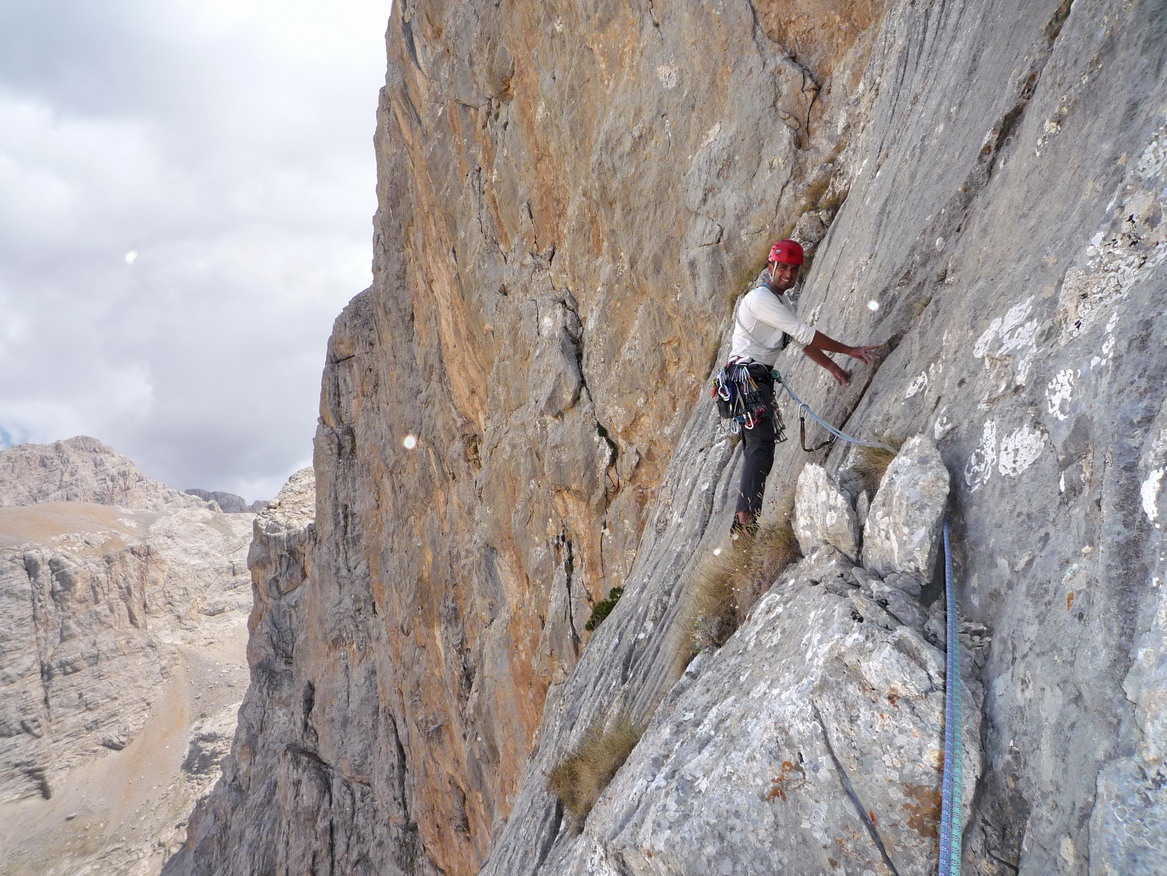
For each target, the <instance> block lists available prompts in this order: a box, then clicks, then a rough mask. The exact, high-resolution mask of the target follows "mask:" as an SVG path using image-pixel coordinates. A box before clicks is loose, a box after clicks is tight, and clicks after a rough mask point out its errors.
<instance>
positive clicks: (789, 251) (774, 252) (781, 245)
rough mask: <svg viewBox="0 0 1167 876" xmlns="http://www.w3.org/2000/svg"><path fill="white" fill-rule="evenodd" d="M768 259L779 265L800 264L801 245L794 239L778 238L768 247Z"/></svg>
mask: <svg viewBox="0 0 1167 876" xmlns="http://www.w3.org/2000/svg"><path fill="white" fill-rule="evenodd" d="M770 261H772V262H778V264H780V265H801V264H802V247H801V246H799V245H798V242H797V241H794V240H780V241H778V242H777V243H776V244H774V246H772V247H771V248H770Z"/></svg>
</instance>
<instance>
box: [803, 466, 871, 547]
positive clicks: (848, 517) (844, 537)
mask: <svg viewBox="0 0 1167 876" xmlns="http://www.w3.org/2000/svg"><path fill="white" fill-rule="evenodd" d="M794 534H795V536H796V537H797V538H798V545H799V547H800V548H801V549H802V552H803V554H809V553H810V552H811V551H813V550H814V549H815V548H817V547H818V546H819V545H824V544H829V545H833V546H834V547H836V548H838V549H839V550H840V551H842V552H843V553H844V554H845V555H846V556H848V557H850V558H851V559H852V560H855V559H857V558H858V557H859V538H860V536H859V520H858V518H857V517H856V514H855V508H854V506H853V505H852V503H851V498H850V496H848V495H847V494H846V493H845V492H843V489H842V488H841V487H840V486H839V485H838V484H837V483H836V482H835V481H834V479H833V478H831V477H830V475H828V474H827V471H826V469H824V468H823V467H822V466H821V465H818V464H817V463H814V462H810V463H807V465H806V467H805V468H803V470H802V473H801V474H800V475H799V476H798V485H797V487H796V488H795V492H794Z"/></svg>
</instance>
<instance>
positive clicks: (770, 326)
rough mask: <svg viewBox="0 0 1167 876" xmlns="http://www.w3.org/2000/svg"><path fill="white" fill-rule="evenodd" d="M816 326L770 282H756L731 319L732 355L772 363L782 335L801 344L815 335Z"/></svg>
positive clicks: (767, 363) (776, 354)
mask: <svg viewBox="0 0 1167 876" xmlns="http://www.w3.org/2000/svg"><path fill="white" fill-rule="evenodd" d="M814 333H815V328H814V326H813V325H811V324H810V323H808V322H807V321H806V320H803V319H800V318H799V317H798V314H796V313H795V312H794V309H793V308H792V307H791V306H790V305H789V304H788V303H787V302H785V301H783V300H782V297H780V296H779V295H778V294H777V293H776V292H774V291H773V290H772V289H771V288H770V287H769V286H765V285H761V286H755V287H754V288H753V289H751V290H750V291H749V292H747V293H746V294H745V295H743V296H742V299H741V301H739V302H738V306H737V313H736V314H735V315H734V320H733V346H732V347H731V350H730V355H731V357H735V356H736V357H739V358H749V359H753V360H754V361H755V362H761V363H763V364H765V365H769V366H770V367H771V368H772V367H774V362H775V360H776V359H777V358H778V351H779V350H781V349H782V336H783V335H790V337H792V338H793V339H794V340H795V341H797V342H798V343H800V344H802V345H804V346H805V345H806V344H809V343H810V342H811V341H812V340H813V339H814Z"/></svg>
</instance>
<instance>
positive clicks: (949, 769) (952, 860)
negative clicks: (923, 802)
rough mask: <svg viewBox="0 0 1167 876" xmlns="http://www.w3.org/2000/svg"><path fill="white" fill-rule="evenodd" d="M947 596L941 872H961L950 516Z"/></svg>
mask: <svg viewBox="0 0 1167 876" xmlns="http://www.w3.org/2000/svg"><path fill="white" fill-rule="evenodd" d="M944 600H945V611H946V613H947V615H948V617H947V624H946V628H945V635H946V645H947V651H948V655H947V657H946V661H945V685H944V688H945V689H944V779H943V782H942V785H941V788H942V791H941V802H940V867H939V870H938V871H937V873H938V874H939V876H960V854H961V836H962V834H963V831H962V828H961V821H962V817H961V816H962V812H961V801H962V798H963V794H962V793H961V792H962V790H963V788H962V786H963V776H962V774H961V751H960V743H959V735H958V734H959V733H960V726H961V716H960V712H961V709H960V635H959V633H960V618H959V616H958V612H957V605H956V587H955V585H954V584H953V581H952V548H951V547H950V545H949V541H948V518H947V517H945V518H944Z"/></svg>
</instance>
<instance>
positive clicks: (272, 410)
mask: <svg viewBox="0 0 1167 876" xmlns="http://www.w3.org/2000/svg"><path fill="white" fill-rule="evenodd" d="M388 17H389V3H388V2H385V0H377V2H373V0H338V2H334V3H331V4H321V3H319V2H308V0H289V2H276V0H247V2H241V0H212V2H207V0H200V2H194V0H176V2H170V3H166V4H157V3H152V2H146V0H123V2H120V3H119V4H116V5H115V6H110V5H107V4H93V3H91V2H89V0H63V2H58V3H53V4H44V3H40V2H32V0H6V2H5V4H4V5H3V9H0V30H3V31H5V32H7V33H20V34H21V38H20V39H19V40H16V41H13V42H14V43H15V45H14V46H12V47H11V48H12V50H11V51H8V50H7V49H8V48H9V47H6V52H5V53H3V55H2V56H0V313H2V314H3V317H2V318H0V442H2V443H4V444H10V443H14V442H16V441H23V440H33V441H53V440H57V439H60V438H67V437H70V436H71V435H74V434H80V433H83V434H91V435H94V436H96V437H97V438H100V439H101V440H103V441H105V442H106V443H108V444H111V445H112V446H113V447H115V448H116V449H117V450H118V451H119V452H121V453H123V454H125V455H127V456H129V457H130V458H131V459H133V460H135V461H136V462H137V463H138V464H139V465H140V466H141V467H142V468H143V470H145V471H146V472H147V473H148V474H150V475H151V476H153V477H157V478H159V479H162V480H164V481H166V482H167V483H170V484H172V485H173V486H176V487H179V488H184V487H191V486H200V487H204V488H207V489H223V490H229V491H233V492H238V493H240V494H241V495H244V496H245V497H246V498H249V499H253V498H261V497H262V498H267V497H269V496H271V495H274V494H275V492H276V490H277V489H278V487H279V486H280V484H281V483H282V480H283V478H284V477H286V476H287V475H289V474H291V473H292V471H294V470H296V469H297V468H299V467H301V466H302V465H304V464H305V461H306V460H307V459H308V458H309V457H310V454H311V443H310V442H311V436H312V434H313V431H314V428H315V420H316V406H317V401H318V397H319V378H320V370H321V367H322V364H323V361H324V347H325V342H326V339H327V336H328V333H329V331H330V329H331V324H332V320H333V318H334V317H335V315H336V314H337V313H338V312H339V311H340V309H341V307H343V305H344V303H345V302H346V301H347V300H348V299H349V298H351V297H352V296H353V295H354V294H356V293H357V292H359V291H361V290H362V289H363V288H365V287H366V286H367V285H368V284H369V282H370V279H371V278H370V272H369V265H370V261H371V257H372V252H371V250H372V246H371V238H372V224H371V219H372V214H373V211H374V209H375V207H376V204H375V176H374V173H375V171H374V163H373V162H374V158H373V151H372V135H373V130H374V126H375V112H376V105H377V89H378V88H379V87H380V85H381V83H382V82H383V79H384V67H385V61H384V42H383V34H384V31H385V25H386V22H387V20H388ZM130 253H135V254H136V255H135V256H134V257H133V258H131V257H130V255H129V254H130ZM255 490H261V493H260V494H258V495H257V494H256V493H255V492H248V491H255Z"/></svg>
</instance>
